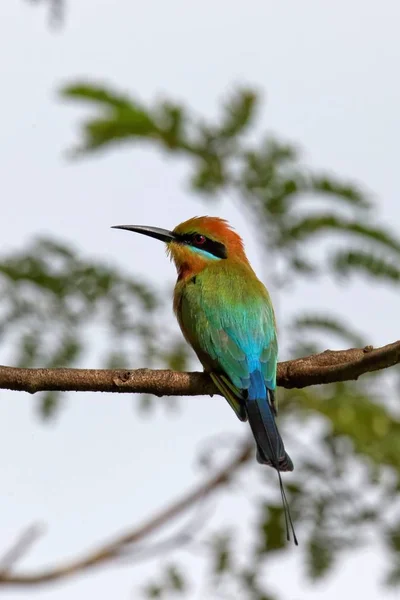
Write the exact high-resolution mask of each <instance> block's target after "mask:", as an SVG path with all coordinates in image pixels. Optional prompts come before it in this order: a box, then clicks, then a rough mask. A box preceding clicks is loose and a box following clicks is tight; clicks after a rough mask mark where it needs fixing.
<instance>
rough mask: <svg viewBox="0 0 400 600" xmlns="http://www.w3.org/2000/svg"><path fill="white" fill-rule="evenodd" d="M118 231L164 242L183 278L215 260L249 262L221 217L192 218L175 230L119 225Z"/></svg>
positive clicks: (240, 244)
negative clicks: (233, 259) (230, 259)
mask: <svg viewBox="0 0 400 600" xmlns="http://www.w3.org/2000/svg"><path fill="white" fill-rule="evenodd" d="M115 228H116V229H127V230H129V231H135V232H136V233H142V234H144V235H149V236H151V237H154V238H156V239H159V240H161V241H163V242H165V243H166V244H167V252H168V254H169V255H170V256H171V258H172V260H173V261H174V263H175V266H176V269H177V271H178V276H179V278H180V279H181V278H186V277H187V276H189V275H195V274H196V273H199V272H200V271H202V270H203V269H204V268H205V267H206V266H207V265H208V264H210V263H211V262H213V261H215V260H224V259H227V258H235V259H236V260H241V261H244V262H246V263H247V258H246V254H245V252H244V247H243V241H242V239H241V237H240V235H239V234H237V233H236V232H235V231H234V230H233V229H232V228H231V227H230V225H229V224H228V222H227V221H225V220H224V219H220V218H219V217H193V218H192V219H188V220H187V221H184V222H183V223H180V225H177V227H175V229H174V230H173V231H168V230H166V229H160V228H158V227H147V226H142V225H117V226H115Z"/></svg>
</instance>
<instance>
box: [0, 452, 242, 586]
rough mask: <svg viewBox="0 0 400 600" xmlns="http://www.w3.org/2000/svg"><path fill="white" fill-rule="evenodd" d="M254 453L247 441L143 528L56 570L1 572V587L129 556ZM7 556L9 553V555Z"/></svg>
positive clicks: (47, 578)
mask: <svg viewBox="0 0 400 600" xmlns="http://www.w3.org/2000/svg"><path fill="white" fill-rule="evenodd" d="M252 453H253V443H252V442H250V441H246V442H245V443H243V444H242V448H241V450H240V452H239V453H238V454H237V456H236V457H235V458H234V459H233V460H231V461H230V462H229V463H228V464H227V465H226V466H225V467H223V468H221V469H220V470H219V471H218V472H217V473H216V474H215V475H213V476H211V477H210V478H209V479H207V480H206V481H205V482H204V483H202V484H200V485H198V486H196V487H195V488H194V489H193V490H191V491H190V492H188V493H187V494H185V495H184V496H183V497H182V498H180V499H178V500H177V501H175V502H174V503H173V504H171V505H170V506H168V507H167V508H166V509H164V510H161V511H160V512H159V513H157V514H156V515H155V516H154V517H153V518H152V519H150V520H148V521H146V522H145V523H143V524H142V525H139V526H138V527H135V528H133V529H131V530H130V531H128V532H126V533H124V534H122V535H119V536H117V537H115V538H114V539H113V540H111V541H110V542H106V543H104V544H101V545H100V546H99V547H98V548H96V549H94V550H91V551H89V552H87V553H86V554H84V555H83V556H82V557H80V558H77V559H75V560H70V561H67V562H65V563H63V564H60V565H58V566H55V567H53V568H49V569H45V570H42V571H38V572H34V573H26V574H25V573H21V574H18V573H15V574H12V573H10V572H9V571H8V570H7V571H2V572H0V587H1V586H15V587H17V586H30V585H38V584H42V583H48V582H52V581H56V580H58V579H64V578H66V577H71V576H73V575H77V574H80V573H83V572H84V571H88V570H89V569H93V568H95V567H99V566H100V565H103V564H104V563H111V562H113V561H115V560H116V559H119V558H120V557H121V556H122V557H124V556H126V555H127V554H126V552H127V550H128V551H129V550H130V551H132V545H134V544H138V542H141V541H143V539H144V538H146V537H148V536H149V535H151V534H153V533H155V532H156V531H158V530H159V529H161V528H162V527H163V526H164V525H166V524H167V523H168V524H169V523H170V521H172V520H173V519H175V518H176V517H177V516H178V515H180V514H181V513H183V512H184V511H186V510H187V509H188V508H190V507H191V506H193V505H194V504H196V503H197V502H199V501H200V500H202V499H204V498H205V497H207V496H209V495H210V494H211V493H213V492H215V491H216V490H217V489H218V488H221V487H222V486H224V485H226V484H227V483H228V482H229V481H230V480H231V479H232V477H233V475H234V474H235V473H236V471H237V470H238V469H239V468H240V467H241V466H242V465H243V464H244V463H246V462H247V461H248V460H249V459H250V457H251V456H252ZM7 554H8V553H7Z"/></svg>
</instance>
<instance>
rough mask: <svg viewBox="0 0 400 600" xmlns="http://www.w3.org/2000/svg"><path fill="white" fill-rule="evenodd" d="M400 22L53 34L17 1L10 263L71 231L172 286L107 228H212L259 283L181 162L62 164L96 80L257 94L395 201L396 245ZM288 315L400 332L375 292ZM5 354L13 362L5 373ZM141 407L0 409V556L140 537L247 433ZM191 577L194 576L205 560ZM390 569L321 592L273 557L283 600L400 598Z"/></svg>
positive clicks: (6, 154)
mask: <svg viewBox="0 0 400 600" xmlns="http://www.w3.org/2000/svg"><path fill="white" fill-rule="evenodd" d="M399 22H400V4H399V3H398V2H396V1H395V0H392V1H385V0H381V2H379V3H378V2H373V1H370V0H364V1H361V0H353V1H352V2H348V1H344V0H336V2H331V3H327V2H321V1H319V0H313V1H312V0H303V1H301V2H298V1H297V2H295V1H292V2H290V1H288V2H272V1H270V0H260V1H258V0H247V1H246V2H242V1H239V0H233V1H232V0H230V1H228V0H218V2H211V1H210V0H203V2H201V3H199V2H192V3H189V2H187V1H186V2H184V1H183V0H169V2H154V1H150V2H147V3H138V2H128V1H126V0H102V1H99V0H97V1H95V0H85V1H82V0H79V1H78V0H67V14H66V22H65V25H64V27H63V29H62V30H61V31H58V32H55V31H52V30H50V29H49V27H48V21H47V15H46V7H45V6H43V7H40V8H33V7H32V6H31V5H30V3H29V2H22V0H20V1H19V2H12V0H3V1H2V2H1V6H0V72H1V77H2V99H1V104H2V114H3V122H2V135H1V138H0V165H1V180H0V195H1V198H2V203H3V211H2V214H3V220H2V226H3V227H2V235H1V239H2V252H6V251H9V250H11V249H19V248H21V247H22V246H23V245H25V244H27V243H28V242H29V240H30V239H31V238H32V237H33V236H35V235H56V236H59V237H60V238H61V239H63V240H64V241H66V242H68V243H70V244H72V245H73V246H75V247H76V248H78V249H80V250H81V251H82V253H83V255H84V256H86V257H93V258H94V259H101V260H103V261H106V262H109V264H113V265H118V266H120V267H121V268H123V269H125V270H126V271H129V272H131V273H132V274H136V273H140V274H143V275H148V276H149V277H151V279H152V281H153V282H154V283H157V282H158V281H160V282H162V283H163V284H167V283H169V284H170V285H172V282H173V280H174V276H175V274H174V271H173V268H172V266H171V265H170V264H169V262H168V261H167V260H166V258H165V254H164V252H163V249H162V247H161V245H160V244H157V243H155V242H154V241H153V240H149V239H146V238H143V237H140V236H136V237H135V236H133V235H132V236H129V235H128V234H125V233H124V232H115V231H112V230H110V229H109V227H110V225H113V224H118V223H139V224H152V225H157V226H161V227H167V228H170V227H173V226H174V225H176V224H177V223H178V222H180V221H183V220H184V219H186V218H188V217H190V216H193V215H196V214H205V213H209V214H215V215H219V216H223V217H226V218H228V219H229V220H230V221H231V222H232V224H233V225H235V227H236V228H237V229H238V231H239V232H240V233H241V234H242V236H243V237H244V239H245V242H246V246H247V249H248V255H249V258H250V259H251V261H252V262H253V264H254V265H255V267H256V269H257V268H258V270H259V271H261V270H262V269H261V261H260V254H259V253H258V251H257V248H256V245H255V242H254V241H253V238H254V232H253V231H252V229H251V227H250V226H249V225H248V224H247V223H245V222H244V218H243V216H242V215H241V214H240V213H239V212H238V211H237V210H236V209H235V208H233V207H232V204H231V202H230V200H229V198H224V199H223V201H222V202H221V203H219V204H213V205H211V204H210V205H207V206H206V205H205V204H204V203H201V201H200V199H198V198H196V197H194V196H193V195H192V194H191V193H189V192H188V189H187V187H186V175H187V173H188V169H187V164H186V163H185V162H184V161H181V160H179V161H178V160H176V159H174V158H169V157H168V158H166V157H165V156H164V155H161V154H160V153H156V152H154V151H153V150H152V149H151V148H145V149H143V148H141V147H140V148H136V149H135V148H134V147H133V146H125V147H123V148H121V149H118V150H113V151H112V152H108V153H105V154H104V155H98V156H95V157H93V158H91V159H88V160H84V161H81V162H79V163H74V164H70V163H68V162H67V161H66V159H65V156H64V151H66V150H67V149H68V148H70V147H71V145H72V144H73V143H74V142H76V141H78V133H79V130H78V123H79V120H81V119H82V118H83V116H84V114H86V111H84V109H83V107H78V108H71V107H69V106H67V105H66V104H65V103H63V102H61V101H60V100H59V99H58V98H57V93H56V92H57V89H59V88H60V86H61V85H63V84H65V83H67V82H71V81H73V80H74V79H82V78H85V77H90V78H91V79H92V80H95V81H100V82H106V83H109V84H111V85H113V86H114V87H115V88H116V89H117V90H124V91H126V92H130V93H131V94H132V95H135V96H137V97H139V98H142V99H143V100H144V101H153V100H154V99H155V98H157V97H160V96H165V97H167V98H171V99H172V100H180V101H182V102H184V103H187V104H188V105H189V106H190V107H191V108H193V109H196V111H197V112H198V113H199V114H201V115H204V116H210V117H211V116H213V115H215V114H216V110H217V108H218V105H219V102H220V101H221V99H223V98H224V97H225V96H226V94H227V93H228V92H229V91H230V90H232V88H233V86H234V85H235V84H236V83H240V84H243V83H247V84H249V85H254V86H256V87H257V88H258V89H259V90H260V91H262V93H263V96H264V99H265V100H266V101H267V103H266V104H265V105H264V107H263V114H262V119H261V122H260V123H259V128H260V129H261V125H263V126H264V128H267V129H269V130H270V131H273V132H274V133H276V134H277V135H279V136H280V137H281V138H283V139H287V140H289V141H293V142H295V143H299V144H300V145H301V146H302V147H303V148H304V161H305V163H306V164H308V165H310V166H314V167H316V168H325V169H328V170H332V171H334V172H335V173H337V174H338V175H340V176H342V177H344V178H346V177H348V178H351V179H355V180H358V181H359V182H362V183H363V184H364V186H365V187H366V189H368V190H370V192H371V194H373V196H374V197H375V198H377V199H378V200H379V207H380V213H379V214H380V219H381V220H382V222H384V223H390V224H391V226H392V227H393V228H397V230H399V228H400V208H399V202H398V185H399V180H398V160H399V159H398V157H399V151H398V144H399V139H400V119H399V106H400V83H399V77H398V72H399V62H400V37H399ZM266 283H268V282H266ZM272 283H273V282H272ZM276 305H277V312H278V319H281V320H286V319H287V318H288V316H290V314H292V313H293V312H295V311H297V310H298V309H299V308H300V307H306V306H312V307H313V308H317V309H318V308H324V309H325V308H326V309H329V308H331V309H335V310H337V309H338V306H339V307H340V308H343V307H345V310H346V312H347V315H348V319H349V321H350V322H351V323H352V325H353V326H354V327H355V328H356V329H358V330H360V331H364V332H365V333H366V335H367V337H369V339H370V343H372V344H376V345H379V344H384V343H386V342H389V341H393V340H395V339H396V338H398V337H399V332H398V298H397V297H396V295H395V294H394V293H393V292H390V291H388V290H387V289H386V288H385V287H382V286H378V287H376V288H371V285H370V284H368V283H367V282H360V281H359V280H357V281H355V282H354V283H353V284H352V285H349V286H346V287H338V288H335V287H334V286H333V285H331V284H327V283H326V282H323V284H318V285H316V284H315V285H313V286H307V288H305V286H302V287H301V288H299V290H298V291H297V293H296V294H295V295H291V297H290V298H285V299H283V298H282V299H281V298H277V299H276ZM377 307H379V310H377ZM171 322H172V314H171ZM6 351H7V349H6V348H2V347H0V363H1V362H2V361H3V359H2V356H3V352H4V354H5V353H6ZM90 366H92V367H96V366H98V365H96V364H90ZM143 366H145V365H143ZM196 368H197V367H196ZM200 400H201V401H200ZM133 402H134V400H132V398H130V397H127V396H120V397H119V396H117V395H94V394H76V395H70V396H68V398H66V399H65V403H64V405H63V407H62V410H61V412H60V415H59V417H58V418H57V419H56V421H55V422H54V423H52V424H50V425H49V424H43V423H42V422H40V421H39V420H38V419H37V417H36V415H35V411H34V407H35V398H34V397H31V396H29V395H25V394H19V393H10V392H2V393H1V394H0V457H1V458H0V469H1V473H2V493H1V495H0V531H1V539H0V554H1V552H2V551H4V550H5V549H6V548H7V546H8V545H9V544H10V543H11V542H12V540H13V539H14V538H15V537H16V536H17V535H18V532H20V531H21V529H23V528H24V527H25V526H27V525H29V524H30V523H32V522H37V521H40V522H44V523H46V525H47V528H48V529H47V534H46V535H45V536H43V538H42V539H41V541H40V542H39V543H38V544H37V545H36V546H35V549H34V551H32V553H31V554H29V557H28V558H27V559H26V560H25V561H23V563H21V567H24V568H25V567H26V568H32V569H33V568H35V567H41V566H45V565H48V564H50V563H54V562H56V561H57V560H58V559H60V560H61V559H63V558H66V557H68V556H73V555H75V554H76V553H78V552H80V551H82V550H84V549H86V548H88V547H89V546H91V545H93V543H95V542H96V540H102V539H104V538H107V537H108V536H112V535H113V534H114V533H115V532H117V531H119V530H121V529H123V528H124V526H126V525H128V524H135V523H140V521H141V520H142V519H143V518H145V517H146V516H148V515H149V514H151V512H152V511H155V510H157V509H158V508H161V507H162V506H163V505H164V504H165V503H166V502H167V501H168V500H171V499H173V498H174V497H176V496H177V495H178V494H179V493H180V492H182V490H184V489H186V488H187V487H189V486H190V484H191V483H193V482H194V481H196V480H197V478H198V470H197V469H196V465H195V463H194V457H195V454H196V451H197V450H198V449H199V447H200V444H201V442H202V440H203V441H204V439H206V438H208V437H211V436H212V435H216V434H218V433H220V432H224V433H226V432H231V433H232V434H233V435H235V436H237V435H240V434H243V433H244V429H243V425H242V424H241V423H239V421H237V420H236V419H235V418H234V416H233V414H232V413H231V411H230V409H229V407H228V406H227V404H226V403H225V402H223V401H222V400H221V399H218V398H213V399H211V398H201V399H199V400H196V399H193V398H188V399H183V400H182V401H181V406H182V411H181V413H180V414H178V415H177V416H175V415H173V414H167V415H166V414H165V412H164V411H162V410H160V411H157V412H156V414H155V415H153V416H152V417H151V419H145V418H141V417H140V416H138V414H137V412H135V411H134V410H133V408H132V404H133ZM241 502H242V501H241V500H240V499H239V500H236V499H231V500H230V499H227V500H225V501H224V503H223V505H222V506H221V508H220V509H219V510H218V511H217V513H216V514H215V516H214V517H213V522H212V524H214V525H218V524H219V523H225V520H226V519H229V517H232V516H234V515H235V511H237V510H238V507H240V506H242V505H241V504H240V503H241ZM245 506H247V504H246V505H245ZM242 508H243V507H242ZM236 514H237V512H236ZM191 562H192V564H193V568H194V566H195V565H196V564H197V562H196V559H195V558H193V559H191ZM382 564H383V556H382V553H381V550H380V548H379V547H377V545H376V544H374V543H373V540H372V541H371V545H370V546H369V547H368V548H367V549H365V550H363V551H362V552H358V553H357V554H354V555H352V556H351V557H349V556H343V557H342V559H341V560H340V561H339V563H338V564H337V567H336V568H335V569H334V570H333V572H332V573H331V574H330V576H329V577H328V578H326V579H324V580H323V581H322V582H321V583H320V584H318V585H317V586H313V585H311V584H310V583H308V582H307V581H306V580H304V578H303V575H304V568H303V564H302V560H301V553H300V552H297V551H296V550H294V549H293V550H292V551H291V552H290V556H288V557H286V555H285V558H283V557H278V558H277V559H274V560H271V561H270V563H269V571H268V573H267V580H268V581H269V583H270V589H271V590H272V591H276V592H278V593H279V595H280V598H282V599H283V600H306V599H307V600H314V599H315V600H316V599H318V598H321V597H322V595H323V598H324V600H336V598H338V597H342V598H350V597H354V596H355V595H356V597H362V598H363V600H378V599H379V600H388V599H389V598H394V597H395V595H397V594H398V591H397V592H396V594H395V593H394V592H390V591H388V590H385V589H383V588H380V587H379V585H378V584H379V580H380V578H381V576H382V574H383V571H382V569H381V566H382ZM154 567H155V564H154V562H152V563H140V564H139V565H138V566H136V565H134V564H132V566H128V567H124V568H118V569H114V568H112V569H106V570H101V571H98V572H95V573H91V574H89V575H86V576H84V577H79V578H75V579H71V580H70V581H68V582H63V583H60V584H57V585H54V586H49V587H43V588H31V589H29V588H28V589H26V590H23V589H19V590H14V591H11V590H1V589H0V593H1V597H2V598H4V599H5V600H24V599H25V598H28V597H29V598H30V599H34V600H36V598H37V599H39V598H40V599H42V598H43V599H44V600H49V599H50V598H51V599H52V600H70V599H71V598H74V600H80V599H82V600H83V599H85V600H86V599H87V598H92V597H93V598H96V600H105V599H109V598H130V597H135V594H133V590H135V589H136V587H135V586H138V585H140V584H142V583H145V582H146V581H147V579H148V578H147V575H149V574H152V573H153V571H154V572H155V573H156V574H157V572H158V571H157V569H154ZM289 573H290V576H288V574H289ZM193 576H194V575H193Z"/></svg>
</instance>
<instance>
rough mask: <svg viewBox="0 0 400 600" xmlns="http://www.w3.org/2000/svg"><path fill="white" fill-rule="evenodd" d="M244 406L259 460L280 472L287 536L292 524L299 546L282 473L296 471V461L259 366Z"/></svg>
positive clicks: (288, 536)
mask: <svg viewBox="0 0 400 600" xmlns="http://www.w3.org/2000/svg"><path fill="white" fill-rule="evenodd" d="M245 407H246V412H247V416H248V419H249V423H250V427H251V430H252V432H253V435H254V438H255V440H256V443H257V461H258V462H259V463H262V464H266V465H270V466H271V467H273V468H274V469H276V471H277V473H278V477H279V487H280V490H281V496H282V504H283V511H284V515H285V523H286V537H287V539H288V541H289V539H290V534H289V525H290V528H291V530H292V534H293V540H294V543H295V544H296V546H297V544H298V541H297V537H296V533H295V531H294V527H293V522H292V517H291V515H290V509H289V504H288V501H287V498H286V493H285V489H284V487H283V483H282V478H281V474H280V471H293V463H292V461H291V458H290V456H289V455H288V454H287V453H286V452H285V447H284V445H283V441H282V438H281V436H280V433H279V431H278V428H277V426H276V423H275V417H274V407H273V405H272V404H271V403H270V398H269V390H267V388H266V386H265V383H264V379H263V377H262V373H261V372H260V371H259V370H255V371H253V372H252V373H250V386H249V389H248V395H247V398H246V400H245Z"/></svg>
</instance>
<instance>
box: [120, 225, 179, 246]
mask: <svg viewBox="0 0 400 600" xmlns="http://www.w3.org/2000/svg"><path fill="white" fill-rule="evenodd" d="M112 229H126V230H127V231H134V232H135V233H143V235H148V236H150V237H152V238H155V239H156V240H161V242H166V243H168V242H173V241H174V240H176V239H177V238H176V235H175V234H174V233H173V232H172V231H168V229H160V227H147V226H146V225H113V226H112Z"/></svg>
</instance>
